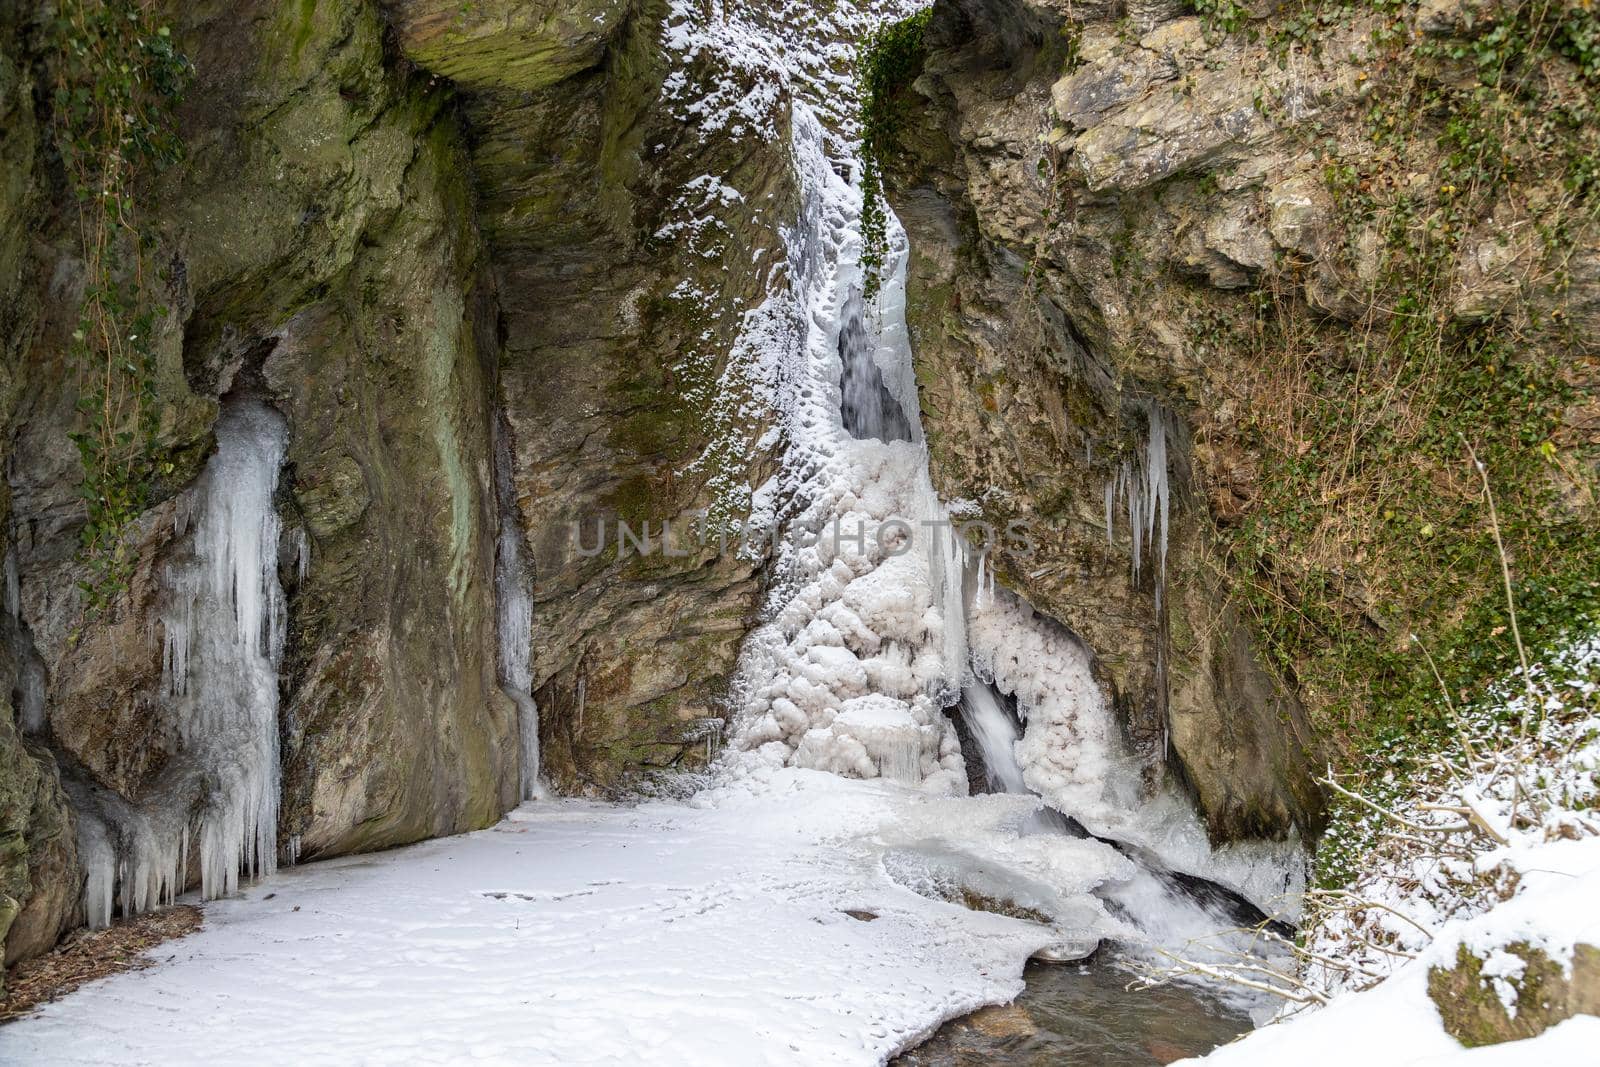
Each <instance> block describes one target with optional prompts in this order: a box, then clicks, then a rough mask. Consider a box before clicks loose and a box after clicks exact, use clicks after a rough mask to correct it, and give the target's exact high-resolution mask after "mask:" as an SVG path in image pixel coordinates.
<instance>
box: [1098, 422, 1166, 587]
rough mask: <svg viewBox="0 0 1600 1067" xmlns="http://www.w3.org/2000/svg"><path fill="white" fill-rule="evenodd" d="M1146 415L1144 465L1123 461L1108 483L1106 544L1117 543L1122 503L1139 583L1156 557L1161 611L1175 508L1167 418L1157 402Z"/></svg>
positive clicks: (1142, 462) (1135, 579)
mask: <svg viewBox="0 0 1600 1067" xmlns="http://www.w3.org/2000/svg"><path fill="white" fill-rule="evenodd" d="M1145 414H1146V416H1147V418H1148V420H1149V423H1148V426H1147V428H1146V432H1145V453H1144V457H1143V459H1142V461H1141V462H1140V464H1139V465H1138V467H1135V466H1134V464H1133V461H1132V460H1123V461H1122V466H1121V467H1120V468H1119V469H1118V470H1117V473H1116V474H1115V475H1113V476H1112V477H1111V478H1110V479H1108V480H1107V481H1106V543H1107V544H1111V543H1114V542H1115V539H1116V533H1115V522H1114V521H1113V516H1114V513H1115V511H1116V508H1117V503H1118V501H1121V502H1122V503H1123V504H1124V505H1125V506H1126V508H1127V512H1128V542H1129V550H1130V551H1131V552H1132V554H1133V580H1134V581H1135V582H1137V581H1138V580H1139V573H1140V571H1141V569H1142V566H1143V563H1144V558H1145V553H1146V552H1147V551H1151V550H1154V551H1155V553H1156V557H1157V570H1156V609H1157V610H1158V611H1159V610H1160V608H1161V598H1162V595H1163V593H1164V592H1165V590H1166V583H1167V517H1168V512H1169V510H1170V507H1171V502H1170V496H1169V485H1168V480H1167V414H1166V411H1165V409H1163V408H1162V406H1161V402H1160V401H1157V400H1151V401H1149V402H1148V403H1147V404H1146V406H1145Z"/></svg>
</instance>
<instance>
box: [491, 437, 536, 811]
mask: <svg viewBox="0 0 1600 1067" xmlns="http://www.w3.org/2000/svg"><path fill="white" fill-rule="evenodd" d="M494 473H495V494H496V500H497V503H498V505H499V509H500V530H499V535H498V537H497V538H496V540H495V571H494V589H495V616H496V619H495V622H496V627H495V628H496V630H497V632H498V638H499V648H498V663H499V673H500V688H501V689H502V690H504V692H505V694H506V695H507V696H509V697H510V698H511V701H512V703H513V704H515V705H516V707H517V734H518V736H519V737H520V738H521V739H522V743H521V745H520V747H519V750H518V760H517V762H518V767H519V777H520V795H521V797H522V799H523V800H542V799H543V798H544V797H545V796H546V795H547V791H546V789H545V786H544V780H543V778H542V777H541V776H540V772H539V705H538V702H537V701H535V700H534V699H533V573H532V570H533V569H532V567H530V566H529V565H528V563H527V561H526V559H525V557H524V553H523V543H522V529H521V526H520V524H519V523H518V522H517V514H518V512H517V496H516V489H515V487H514V486H513V485H512V481H511V441H510V435H509V433H508V432H507V430H506V429H505V428H504V427H503V426H499V425H497V426H496V428H495V442H494Z"/></svg>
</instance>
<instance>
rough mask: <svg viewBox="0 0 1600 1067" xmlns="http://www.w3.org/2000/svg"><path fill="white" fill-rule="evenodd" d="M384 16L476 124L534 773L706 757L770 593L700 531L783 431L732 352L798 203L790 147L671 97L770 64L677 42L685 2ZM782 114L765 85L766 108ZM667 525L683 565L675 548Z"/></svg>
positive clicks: (571, 773) (400, 7)
mask: <svg viewBox="0 0 1600 1067" xmlns="http://www.w3.org/2000/svg"><path fill="white" fill-rule="evenodd" d="M391 14H392V17H393V18H394V22H395V26H396V31H397V34H398V37H399V41H400V47H401V48H402V50H403V51H404V53H405V54H406V56H407V57H408V58H410V59H412V60H413V61H414V62H416V63H418V64H419V65H421V66H423V67H425V68H427V69H428V70H430V71H434V72H436V73H438V74H439V75H440V76H443V77H449V78H451V79H453V80H454V81H455V82H456V84H457V85H458V86H459V87H460V89H461V90H462V92H463V94H464V99H463V109H464V112H465V115H466V118H467V123H468V125H469V126H470V128H471V130H472V137H471V140H472V162H473V170H474V175H475V179H476V188H477V194H478V199H479V209H478V210H479V221H480V225H481V227H482V230H483V233H484V235H485V238H486V240H487V243H488V247H489V249H490V253H491V257H492V260H493V264H494V271H495V278H496V282H497V285H498V290H499V295H500V315H501V320H500V323H501V330H502V334H503V337H504V350H503V354H502V363H501V375H500V400H501V403H502V404H503V409H504V412H505V419H506V424H507V432H508V435H509V437H510V443H511V448H510V453H511V456H512V469H511V470H510V471H509V472H508V473H509V476H510V480H511V483H512V496H513V498H514V500H515V503H516V507H517V510H518V512H519V516H520V519H521V521H522V524H523V529H524V530H525V531H526V532H527V535H528V537H529V547H530V549H531V559H532V565H533V570H534V573H535V578H534V611H533V630H534V633H535V634H536V635H537V639H536V640H535V642H534V645H535V654H534V658H533V661H532V664H531V667H532V676H533V684H534V689H535V695H536V697H537V700H538V703H539V705H540V706H541V708H543V709H545V710H546V714H545V715H543V716H542V718H541V724H542V732H543V734H544V736H543V737H542V738H541V749H542V752H543V754H544V758H545V766H546V773H547V774H548V775H549V777H550V778H551V780H552V783H553V784H555V785H556V786H557V787H559V788H563V789H581V788H590V787H593V788H602V789H604V788H609V787H612V786H614V785H616V784H618V782H619V781H620V780H621V778H622V777H623V776H624V774H625V773H629V772H636V771H638V770H641V769H644V770H648V769H651V768H667V767H672V766H676V765H678V764H679V763H680V761H681V760H682V759H684V758H685V757H688V758H690V759H691V760H692V759H694V758H696V757H697V755H698V754H699V753H700V752H702V751H703V750H704V746H703V745H700V746H692V745H686V740H689V741H692V740H693V739H694V738H695V737H696V736H697V734H698V732H700V731H703V730H704V726H703V721H704V720H708V719H711V718H713V717H717V716H720V714H721V712H720V709H719V708H718V706H717V705H716V700H717V698H718V697H719V696H720V695H721V693H722V692H723V691H724V689H725V687H726V684H727V680H728V676H729V673H730V671H731V669H732V666H733V662H734V658H735V656H736V654H737V650H738V645H739V641H740V639H741V638H742V637H743V635H744V633H745V631H746V630H747V629H748V627H749V624H750V620H751V618H752V616H753V613H754V610H755V607H756V600H757V597H758V595H759V593H760V583H759V581H758V576H757V573H756V563H757V562H758V560H757V559H754V558H737V557H735V556H734V555H732V554H726V555H724V554H718V553H716V552H715V551H710V550H703V549H702V546H701V545H700V544H699V543H698V541H697V539H696V538H695V537H694V536H693V535H692V533H691V526H693V525H694V524H695V522H696V521H697V516H699V515H702V514H706V513H716V514H721V515H734V514H744V513H746V512H747V509H748V507H747V506H748V498H749V491H750V488H751V487H753V486H755V485H759V484H760V483H761V482H762V481H763V480H765V478H766V477H767V476H768V475H769V474H770V473H771V469H772V466H773V454H774V442H773V441H771V440H769V441H767V442H766V443H765V444H762V445H758V442H759V441H760V439H761V437H762V434H763V432H764V430H765V429H766V427H765V426H764V425H763V419H762V417H761V415H760V413H759V412H755V413H752V412H751V408H752V405H751V403H750V396H749V393H748V390H747V389H745V388H744V387H743V386H742V385H741V383H740V382H739V381H738V380H737V376H736V375H732V374H730V373H729V362H730V353H732V352H733V351H734V350H735V348H736V342H737V338H738V336H739V333H740V331H741V329H742V327H743V322H744V316H745V314H746V313H747V312H749V311H750V310H752V309H753V308H754V307H755V306H757V305H758V304H759V303H760V302H761V300H762V299H763V298H764V297H765V295H766V292H767V287H768V284H769V281H770V279H769V272H770V267H771V264H772V263H773V262H775V261H776V260H777V259H778V258H779V257H780V253H779V251H778V234H777V229H776V227H775V226H774V225H772V223H773V222H775V221H776V220H777V219H781V218H785V217H788V216H790V215H792V214H793V211H794V205H793V197H794V193H793V180H792V177H791V175H790V172H789V161H788V158H787V154H786V152H784V151H783V148H782V139H781V138H780V139H779V140H778V141H777V142H776V143H774V142H772V141H769V140H766V139H761V138H756V137H753V136H749V135H748V131H738V130H732V129H727V128H722V129H717V128H711V126H710V119H711V116H704V118H703V119H702V121H701V122H695V121H685V116H684V115H682V114H679V113H678V112H677V111H676V110H675V109H674V107H673V94H674V93H676V94H677V95H678V96H680V97H681V96H685V95H690V94H692V93H693V92H694V91H695V89H696V88H697V87H698V86H699V85H701V84H702V83H707V82H715V81H716V80H717V79H721V78H725V77H731V78H733V79H734V85H735V86H738V87H741V88H743V89H744V90H746V91H748V90H752V89H754V88H755V78H756V77H758V75H757V74H753V73H746V72H733V73H731V74H730V73H729V72H727V71H725V70H724V69H723V68H722V67H721V65H720V63H719V60H718V59H717V58H716V57H712V56H705V55H702V56H700V57H698V58H694V57H689V58H685V57H683V56H679V55H675V54H673V53H672V52H671V51H670V50H669V49H668V48H666V47H665V46H664V37H665V34H666V30H665V29H664V25H663V23H664V21H671V20H674V19H676V20H678V21H679V22H680V23H681V22H682V18H683V16H681V15H675V14H673V13H672V12H670V11H669V10H668V9H667V8H666V6H665V5H661V4H650V3H612V2H599V3H580V4H565V5H549V6H548V7H547V8H529V7H528V6H527V5H521V4H503V5H495V4H489V5H471V9H470V10H467V9H463V8H462V7H461V5H458V4H450V3H433V2H427V0H418V2H402V3H396V4H394V5H392V7H391ZM669 74H672V75H673V76H674V79H675V80H674V83H673V85H672V87H671V89H670V90H669V89H667V88H666V81H667V78H668V76H669ZM787 117H788V116H787V98H786V96H784V95H782V94H777V95H775V96H774V97H773V98H771V99H769V100H767V101H766V102H765V103H764V104H763V105H760V106H759V108H758V114H756V115H753V116H752V119H753V120H754V121H767V122H771V123H774V124H776V125H777V126H778V127H779V128H780V129H782V128H786V124H787ZM741 134H744V135H741ZM763 220H764V221H763ZM619 522H621V523H626V524H627V526H628V528H629V530H630V531H632V532H634V533H636V534H644V533H646V532H648V535H649V543H650V545H651V551H650V554H648V555H646V554H643V553H641V552H639V551H637V550H635V549H633V547H632V543H631V542H627V543H626V550H623V549H621V548H619V535H618V529H617V526H618V523H619ZM664 523H671V524H672V527H673V535H672V536H673V538H674V541H673V544H672V550H673V551H674V552H681V553H690V554H691V555H690V556H688V557H687V558H684V557H668V556H667V555H666V554H665V552H664V551H663V546H662V525H663V524H664ZM647 528H648V531H647ZM601 546H603V547H601ZM597 549H598V551H597Z"/></svg>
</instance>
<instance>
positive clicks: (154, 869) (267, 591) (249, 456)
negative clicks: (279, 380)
mask: <svg viewBox="0 0 1600 1067" xmlns="http://www.w3.org/2000/svg"><path fill="white" fill-rule="evenodd" d="M216 437H217V451H216V453H215V454H214V455H213V456H212V457H211V459H210V461H209V462H208V464H207V466H206V470H205V473H204V474H203V475H202V478H201V480H200V482H199V484H197V485H196V486H195V487H194V489H192V490H191V491H190V493H189V494H186V496H187V497H188V500H187V501H186V503H185V504H184V505H183V506H180V508H179V523H178V524H179V526H180V527H182V528H185V529H187V528H188V527H189V526H191V525H192V526H193V527H194V543H193V554H192V558H190V559H188V560H180V561H179V562H176V563H174V564H173V565H172V566H171V567H169V568H168V570H167V572H166V575H165V579H166V581H165V585H166V605H165V608H164V610H163V612H162V620H161V621H162V629H163V632H164V635H165V644H164V648H163V654H162V675H163V687H162V688H163V691H164V692H165V694H166V696H167V697H168V699H169V700H170V701H172V703H173V704H174V705H175V709H176V713H177V714H176V718H177V721H178V728H179V734H180V736H181V738H182V741H183V744H184V748H185V750H186V752H185V757H184V758H185V760H186V761H188V762H192V764H193V765H194V768H195V774H196V775H198V776H200V780H199V781H198V782H197V783H196V787H197V788H203V789H204V790H205V794H206V797H205V802H204V804H203V806H202V808H201V810H200V812H199V814H198V816H197V818H196V834H197V843H198V846H199V850H200V851H199V856H200V885H201V892H202V894H203V895H204V896H205V897H207V898H214V897H218V896H222V895H225V894H227V893H231V892H233V891H234V890H235V889H236V888H237V886H238V884H239V875H240V873H241V872H243V873H245V875H246V876H247V877H256V876H259V875H264V874H270V873H271V872H272V871H273V870H274V869H276V866H277V826H278V790H279V767H278V658H279V657H280V656H281V654H282V649H283V640H284V627H285V618H284V601H283V590H282V588H281V587H280V586H279V584H278V563H277V561H278V535H279V523H278V515H277V512H276V511H274V510H273V506H272V497H273V493H274V491H275V490H276V487H277V481H278V469H279V467H280V466H281V465H282V462H283V455H284V449H285V447H286V445H287V430H286V427H285V424H284V421H283V418H282V416H280V415H279V414H278V413H277V412H275V411H273V410H272V409H271V408H269V407H268V406H267V405H266V404H264V403H262V402H260V401H259V400H254V399H248V398H247V399H241V400H236V401H233V402H230V403H229V404H228V405H226V406H225V407H224V409H223V412H222V415H221V417H220V418H218V420H217V427H216ZM123 835H124V838H125V841H124V855H123V861H122V864H121V874H122V879H123V892H122V897H123V910H124V911H125V912H126V913H128V914H135V913H137V912H140V911H144V910H147V909H149V908H152V907H156V906H159V905H160V904H161V903H162V902H163V901H164V900H165V901H170V900H171V899H172V898H173V897H174V895H175V894H176V892H177V888H178V886H179V885H180V884H181V881H182V879H183V876H184V870H185V869H186V868H187V863H188V860H187V853H188V848H189V842H188V832H187V826H184V827H180V828H177V829H172V828H167V829H165V830H162V829H160V828H157V827H153V826H152V825H151V824H150V822H149V821H148V820H147V819H143V818H140V819H136V820H134V825H132V826H128V825H124V826H123ZM180 865H181V866H180Z"/></svg>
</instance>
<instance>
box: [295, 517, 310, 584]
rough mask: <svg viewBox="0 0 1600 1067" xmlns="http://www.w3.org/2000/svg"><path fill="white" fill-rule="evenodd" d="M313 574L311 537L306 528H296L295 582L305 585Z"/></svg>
mask: <svg viewBox="0 0 1600 1067" xmlns="http://www.w3.org/2000/svg"><path fill="white" fill-rule="evenodd" d="M310 573H311V535H310V534H309V533H307V532H306V528H305V527H304V526H297V527H295V531H294V577H295V581H296V582H297V583H300V584H304V582H305V580H306V577H307V575H309V574H310Z"/></svg>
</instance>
